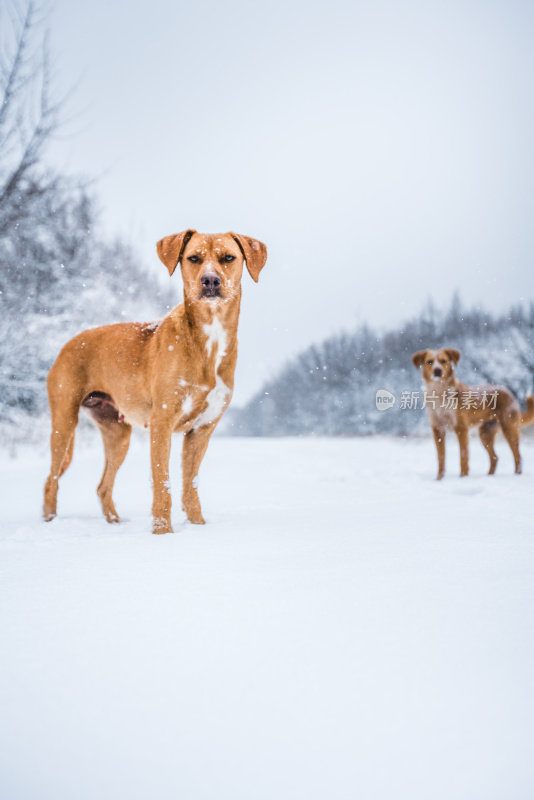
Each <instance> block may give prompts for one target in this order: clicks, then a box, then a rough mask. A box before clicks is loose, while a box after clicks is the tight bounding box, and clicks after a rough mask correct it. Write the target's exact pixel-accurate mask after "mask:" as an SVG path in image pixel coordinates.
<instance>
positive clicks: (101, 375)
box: [43, 230, 267, 533]
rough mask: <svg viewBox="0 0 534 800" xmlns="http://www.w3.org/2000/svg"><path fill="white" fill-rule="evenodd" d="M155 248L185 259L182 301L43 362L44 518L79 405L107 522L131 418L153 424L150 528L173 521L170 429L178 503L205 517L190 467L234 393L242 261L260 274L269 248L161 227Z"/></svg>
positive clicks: (112, 517)
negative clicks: (95, 439)
mask: <svg viewBox="0 0 534 800" xmlns="http://www.w3.org/2000/svg"><path fill="white" fill-rule="evenodd" d="M157 250H158V256H159V258H160V259H161V261H162V262H163V263H164V264H165V266H166V267H167V269H168V270H169V273H170V275H172V274H173V272H174V270H175V269H176V266H177V265H178V264H181V268H182V277H183V281H184V303H183V304H182V305H179V306H177V307H176V308H174V309H173V310H172V311H171V312H170V314H168V315H167V316H166V317H165V319H163V320H162V321H161V322H160V323H156V324H143V323H135V322H130V323H120V324H118V325H105V326H102V327H100V328H93V329H92V330H88V331H84V332H83V333H80V334H79V335H78V336H75V337H74V339H71V340H70V341H69V342H67V344H66V345H65V347H64V348H63V349H62V350H61V352H60V354H59V356H58V358H57V360H56V362H55V364H54V365H53V366H52V369H51V370H50V372H49V375H48V398H49V403H50V410H51V412H52V436H51V441H50V447H51V451H52V465H51V469H50V475H49V476H48V479H47V481H46V485H45V499H44V511H43V513H44V518H45V520H50V519H52V518H53V517H54V516H55V514H56V499H57V491H58V479H59V478H60V477H61V475H63V473H64V472H65V470H66V469H67V467H68V466H69V464H70V462H71V459H72V451H73V447H74V431H75V428H76V424H77V422H78V412H79V409H80V407H84V408H85V409H87V410H88V411H89V413H90V414H91V416H92V418H93V420H94V422H95V423H96V425H97V426H98V428H99V429H100V433H101V434H102V440H103V442H104V450H105V456H106V463H105V467H104V473H103V475H102V480H101V481H100V485H99V487H98V495H99V497H100V501H101V503H102V509H103V511H104V515H105V517H106V519H107V521H108V522H118V520H119V517H118V514H117V511H116V510H115V506H114V504H113V499H112V491H113V484H114V482H115V476H116V474H117V470H118V469H119V467H120V466H121V464H122V462H123V461H124V458H125V456H126V453H127V452H128V446H129V443H130V433H131V430H132V425H139V426H141V427H144V428H148V427H149V428H150V446H151V451H150V452H151V462H152V478H153V491H154V495H153V505H152V514H153V532H154V533H168V532H171V531H172V527H171V497H170V493H169V489H168V478H169V454H170V447H171V434H172V433H177V432H179V433H183V434H184V441H183V452H182V468H183V494H182V505H183V509H184V511H185V513H186V515H187V518H188V519H189V520H190V521H191V522H196V523H203V522H204V518H203V517H202V511H201V508H200V502H199V499H198V494H197V489H196V477H197V474H198V470H199V467H200V463H201V461H202V458H203V457H204V453H205V452H206V448H207V446H208V442H209V440H210V437H211V434H212V433H213V431H214V430H215V427H216V425H217V423H218V421H219V420H220V418H221V416H222V414H223V413H224V411H225V410H226V408H227V407H228V404H229V403H230V398H231V396H232V391H233V386H234V371H235V365H236V359H237V323H238V319H239V306H240V302H241V275H242V272H243V263H244V262H246V266H247V269H248V271H249V273H250V275H251V277H252V278H253V280H254V281H256V282H257V281H258V277H259V274H260V271H261V269H262V268H263V266H264V264H265V261H266V260H267V248H266V247H265V245H264V244H262V243H261V242H259V241H257V240H256V239H251V238H250V237H248V236H240V235H238V234H234V233H226V234H209V235H205V234H199V233H197V232H196V231H194V230H188V231H184V232H183V233H176V234H174V235H172V236H166V237H165V238H164V239H162V240H161V241H160V242H158V244H157Z"/></svg>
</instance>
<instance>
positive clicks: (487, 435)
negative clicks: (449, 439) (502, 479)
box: [412, 348, 534, 480]
mask: <svg viewBox="0 0 534 800" xmlns="http://www.w3.org/2000/svg"><path fill="white" fill-rule="evenodd" d="M459 360H460V352H459V350H453V349H450V348H449V349H443V350H420V351H419V352H418V353H414V354H413V356H412V361H413V363H414V366H415V367H417V368H419V367H421V366H422V367H423V381H424V386H425V391H426V398H425V399H426V403H425V404H426V408H427V412H428V416H429V419H430V425H431V427H432V433H433V434H434V441H435V443H436V449H437V451H438V475H437V478H438V480H440V478H443V475H444V474H445V434H446V432H447V429H452V430H454V432H455V433H456V435H457V436H458V442H459V444H460V475H461V476H462V477H463V476H465V475H468V474H469V449H468V445H469V427H470V426H471V425H479V426H480V427H479V435H480V440H481V442H482V444H483V445H484V447H485V448H486V450H487V451H488V454H489V458H490V468H489V474H490V475H493V473H494V472H495V468H496V467H497V460H498V459H497V454H496V453H495V449H494V447H493V443H494V441H495V434H496V433H497V431H498V429H499V426H500V428H501V430H502V432H503V434H504V436H505V438H506V441H507V442H508V444H509V445H510V448H511V450H512V453H513V455H514V461H515V471H516V473H517V474H519V473H520V472H521V456H520V454H519V431H520V428H521V425H530V423H531V422H534V397H532V396H531V395H529V396H528V397H527V410H526V412H525V413H524V414H522V413H521V409H520V407H519V403H518V402H517V400H516V399H515V397H514V396H513V394H512V393H511V392H510V391H509V390H508V389H506V388H505V387H504V386H466V385H465V384H464V383H461V381H459V380H457V378H456V375H455V374H454V366H455V364H457V363H458V361H459Z"/></svg>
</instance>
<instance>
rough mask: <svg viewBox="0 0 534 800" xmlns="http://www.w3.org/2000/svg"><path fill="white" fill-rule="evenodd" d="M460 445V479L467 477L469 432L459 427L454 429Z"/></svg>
mask: <svg viewBox="0 0 534 800" xmlns="http://www.w3.org/2000/svg"><path fill="white" fill-rule="evenodd" d="M455 431H456V435H457V437H458V444H459V445H460V477H461V478H465V477H466V475H469V431H468V429H467V427H466V426H464V425H459V426H458V427H457V428H455Z"/></svg>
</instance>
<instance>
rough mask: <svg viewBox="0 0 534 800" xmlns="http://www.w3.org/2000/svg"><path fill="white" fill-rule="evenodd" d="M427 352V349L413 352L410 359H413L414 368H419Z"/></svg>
mask: <svg viewBox="0 0 534 800" xmlns="http://www.w3.org/2000/svg"><path fill="white" fill-rule="evenodd" d="M427 353H428V350H419V352H418V353H414V354H413V356H412V361H413V365H414V367H415V368H416V369H419V367H420V366H421V365H422V364H423V362H424V360H425V358H426V354H427Z"/></svg>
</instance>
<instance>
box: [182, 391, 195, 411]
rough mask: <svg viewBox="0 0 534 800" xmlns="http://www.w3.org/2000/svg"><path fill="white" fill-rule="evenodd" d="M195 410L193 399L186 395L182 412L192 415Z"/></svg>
mask: <svg viewBox="0 0 534 800" xmlns="http://www.w3.org/2000/svg"><path fill="white" fill-rule="evenodd" d="M192 410H193V397H192V396H191V395H190V394H186V396H185V398H184V402H183V403H182V411H183V412H184V414H190V413H191V411H192Z"/></svg>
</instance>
